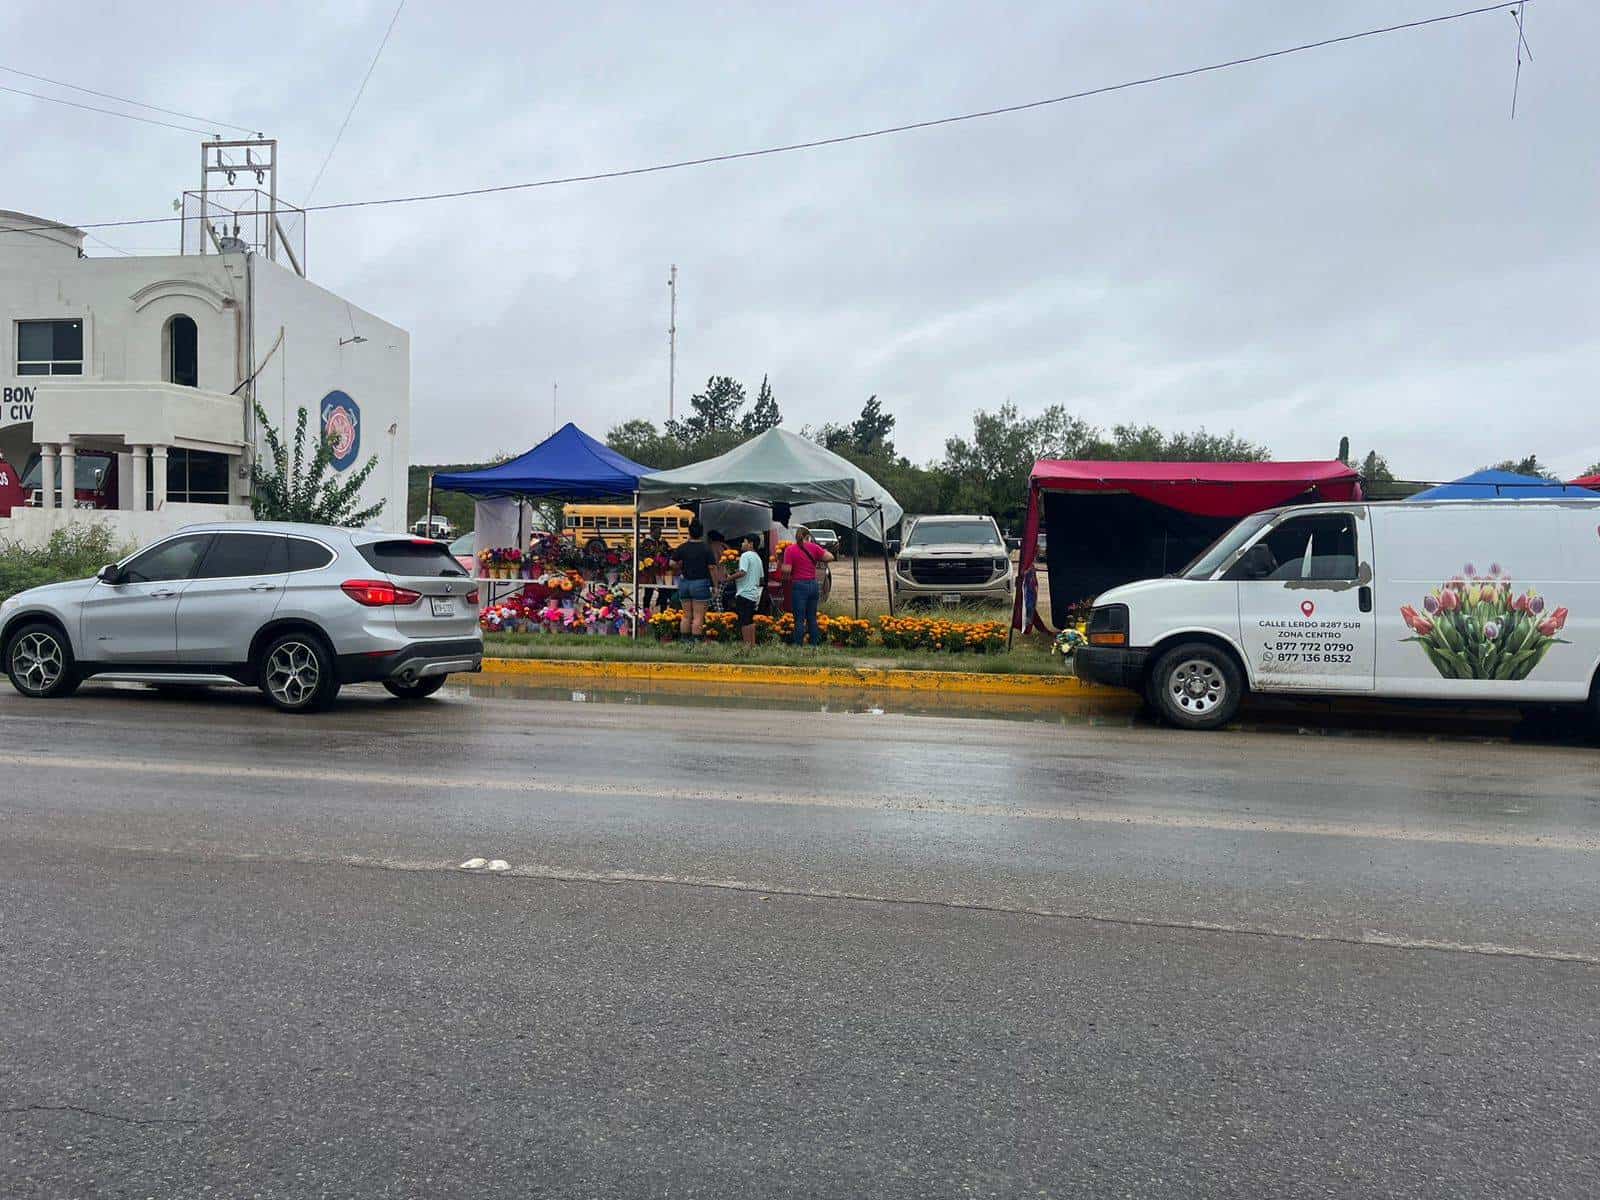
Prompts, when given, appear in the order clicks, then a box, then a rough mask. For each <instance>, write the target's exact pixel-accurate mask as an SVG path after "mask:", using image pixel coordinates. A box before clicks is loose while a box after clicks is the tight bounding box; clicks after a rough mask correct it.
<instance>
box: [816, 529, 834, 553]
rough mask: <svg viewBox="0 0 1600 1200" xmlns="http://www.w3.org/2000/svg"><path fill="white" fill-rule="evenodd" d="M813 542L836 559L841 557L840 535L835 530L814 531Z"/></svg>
mask: <svg viewBox="0 0 1600 1200" xmlns="http://www.w3.org/2000/svg"><path fill="white" fill-rule="evenodd" d="M811 540H812V541H814V542H816V543H817V545H819V546H821V547H822V548H823V549H824V550H826V551H827V552H828V553H829V554H831V555H833V556H834V557H835V558H837V557H839V534H838V533H837V532H836V531H835V530H832V529H828V528H819V529H813V530H812V531H811Z"/></svg>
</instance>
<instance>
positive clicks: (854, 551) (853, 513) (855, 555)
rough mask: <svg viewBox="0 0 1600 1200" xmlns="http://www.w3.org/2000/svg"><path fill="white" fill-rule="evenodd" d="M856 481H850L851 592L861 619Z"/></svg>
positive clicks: (859, 536)
mask: <svg viewBox="0 0 1600 1200" xmlns="http://www.w3.org/2000/svg"><path fill="white" fill-rule="evenodd" d="M858 512H859V509H858V508H857V505H856V481H855V480H854V479H852V480H851V481H850V578H851V583H850V592H851V601H852V603H853V604H854V605H855V614H856V619H857V620H859V619H860V618H861V518H860V517H859V516H858V515H857V514H858Z"/></svg>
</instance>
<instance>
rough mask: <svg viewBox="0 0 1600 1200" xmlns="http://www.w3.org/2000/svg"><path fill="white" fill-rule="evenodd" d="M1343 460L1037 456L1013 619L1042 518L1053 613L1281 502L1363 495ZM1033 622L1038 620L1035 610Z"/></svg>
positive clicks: (1188, 555)
mask: <svg viewBox="0 0 1600 1200" xmlns="http://www.w3.org/2000/svg"><path fill="white" fill-rule="evenodd" d="M1360 498H1361V484H1360V479H1359V476H1358V475H1357V473H1356V471H1355V468H1353V467H1350V466H1347V465H1345V464H1344V463H1342V462H1339V461H1338V460H1337V459H1335V460H1333V461H1331V462H1223V463H1193V462H1090V461H1061V460H1057V459H1041V460H1039V461H1038V462H1036V463H1034V464H1033V472H1032V475H1031V476H1030V478H1029V481H1028V517H1027V521H1026V523H1025V524H1024V526H1023V530H1022V555H1021V560H1020V566H1019V574H1020V575H1021V578H1022V580H1023V587H1022V588H1021V589H1019V590H1018V592H1017V599H1016V604H1015V608H1014V609H1013V614H1012V624H1013V627H1015V628H1018V629H1020V628H1022V620H1023V600H1024V593H1025V592H1030V591H1031V593H1032V594H1033V595H1034V596H1035V597H1036V596H1037V592H1038V575H1037V573H1036V571H1035V569H1034V566H1035V561H1036V559H1037V557H1038V548H1039V529H1040V525H1041V520H1042V522H1043V524H1044V525H1045V526H1046V527H1047V528H1048V531H1049V534H1050V603H1051V610H1052V612H1062V611H1064V610H1065V609H1066V608H1067V606H1068V605H1070V604H1073V603H1075V602H1076V601H1078V600H1081V599H1086V598H1088V597H1090V596H1093V595H1096V594H1098V593H1100V592H1103V591H1105V590H1107V589H1108V588H1112V587H1115V586H1117V585H1118V584H1122V583H1130V582H1132V581H1133V580H1135V579H1149V578H1154V577H1159V576H1161V575H1165V574H1168V573H1170V572H1172V571H1176V570H1177V569H1179V568H1180V567H1182V566H1184V565H1185V564H1186V563H1188V562H1190V561H1191V560H1192V559H1193V558H1194V557H1195V556H1196V555H1198V554H1199V553H1200V551H1201V550H1203V549H1205V547H1206V546H1208V545H1209V544H1210V543H1211V542H1213V541H1214V540H1216V538H1217V537H1219V536H1220V535H1221V534H1222V533H1223V531H1224V530H1226V529H1227V528H1228V527H1229V526H1230V525H1232V524H1233V523H1234V522H1235V521H1237V520H1238V519H1239V518H1240V517H1245V516H1249V515H1250V514H1251V513H1254V512H1260V511H1261V510H1262V509H1264V508H1275V507H1277V506H1278V505H1280V504H1293V503H1315V502H1316V501H1319V500H1359V499H1360ZM1033 625H1034V626H1035V627H1036V628H1039V629H1044V628H1045V625H1044V623H1043V622H1042V621H1040V620H1039V617H1038V614H1037V612H1035V613H1034V615H1033Z"/></svg>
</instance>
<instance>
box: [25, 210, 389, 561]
mask: <svg viewBox="0 0 1600 1200" xmlns="http://www.w3.org/2000/svg"><path fill="white" fill-rule="evenodd" d="M35 222H38V218H30V217H26V216H23V215H21V214H8V213H3V212H0V225H9V226H16V225H22V224H27V223H35ZM82 240H83V235H82V234H81V233H79V232H78V231H76V230H72V229H67V228H65V227H61V226H55V227H51V228H50V229H42V230H39V231H38V232H32V233H0V454H4V455H5V457H6V458H7V459H8V460H9V461H10V462H11V464H12V465H13V466H14V467H16V468H17V469H18V470H21V469H22V468H23V466H24V465H25V463H26V462H27V460H28V457H29V455H30V454H31V453H32V452H33V450H34V448H35V438H34V434H33V426H32V414H31V405H33V404H43V403H48V392H47V389H48V386H49V381H48V379H41V377H38V376H24V377H21V378H19V377H17V375H16V327H15V322H16V321H19V320H33V319H48V318H63V317H76V318H80V319H82V320H83V322H84V374H83V375H82V376H81V377H80V378H81V379H82V380H84V381H95V380H101V381H106V382H146V383H153V382H158V381H162V380H164V378H165V371H166V368H165V364H164V361H163V345H164V341H165V339H164V336H163V330H164V328H165V325H166V322H167V321H168V320H169V319H170V318H171V317H172V316H174V315H175V314H178V313H182V314H185V315H187V316H190V317H192V318H193V319H194V321H195V325H196V327H197V330H198V333H199V370H200V378H199V386H200V387H201V388H202V389H203V390H206V391H210V392H217V393H222V394H229V393H232V392H233V391H234V389H235V387H236V386H237V385H238V384H239V383H240V381H241V380H243V379H244V378H245V377H246V375H247V374H248V373H249V365H248V362H249V355H250V349H251V348H250V338H249V334H250V332H251V331H250V329H249V328H248V325H249V324H251V322H249V321H247V319H246V312H247V310H248V309H249V308H250V307H252V305H250V304H249V303H248V298H249V292H248V289H247V280H246V271H247V268H246V262H245V256H244V255H243V254H226V255H218V254H206V255H171V256H141V257H135V258H123V257H111V258H103V257H92V258H81V257H79V253H78V247H79V246H80V245H81V243H82ZM248 270H249V272H250V273H251V274H253V276H254V280H253V284H254V287H253V290H254V304H253V308H254V320H253V324H254V335H255V336H254V354H255V362H256V363H257V364H260V363H261V362H262V360H263V359H265V358H266V355H267V352H268V351H269V350H270V349H271V347H272V344H273V342H274V340H275V339H276V338H277V336H278V333H279V330H280V329H281V330H282V331H283V335H284V341H283V345H282V346H281V347H280V348H279V350H278V351H277V353H276V354H275V355H273V357H272V359H271V360H270V361H269V362H267V364H266V366H265V368H264V369H262V370H261V372H260V374H259V376H258V377H257V380H256V394H257V396H258V398H259V399H260V400H261V403H262V406H263V407H264V408H265V409H266V410H267V413H268V415H269V416H270V417H271V419H272V421H273V423H274V424H275V425H277V426H278V427H279V428H280V429H282V430H284V431H285V432H292V430H293V428H294V418H295V411H296V410H297V409H298V408H300V407H301V406H304V407H305V408H306V409H307V410H309V412H310V415H311V419H312V428H313V429H315V428H316V427H317V421H318V416H319V411H320V406H321V402H322V399H323V397H324V396H326V395H327V394H328V393H329V392H331V391H334V390H338V391H342V392H345V393H346V394H348V395H349V396H350V397H351V399H353V400H354V401H355V402H356V405H357V406H358V408H359V411H360V434H361V444H360V450H359V452H358V454H357V456H356V461H355V462H354V463H353V464H352V465H351V466H350V467H349V468H348V469H349V470H357V469H359V467H360V466H361V464H363V463H365V462H366V461H367V459H368V458H369V457H370V456H372V455H373V454H376V455H378V458H379V463H378V466H377V468H376V469H375V470H374V471H373V473H372V475H371V476H370V477H369V478H368V480H367V483H366V485H365V487H364V488H363V490H362V501H363V504H362V506H363V507H365V506H367V505H371V504H376V503H378V502H380V501H382V502H383V504H384V510H383V512H382V514H381V515H380V516H379V517H378V523H379V524H380V525H381V526H383V527H384V528H389V529H396V530H398V529H402V528H403V527H404V526H405V515H406V514H405V509H406V476H407V468H408V466H409V464H410V459H411V455H410V437H411V429H410V424H411V422H410V413H411V339H410V336H409V335H408V334H407V333H406V331H405V330H403V329H400V328H398V327H396V326H394V325H391V324H389V323H388V322H386V321H383V320H380V319H379V318H378V317H375V316H373V315H372V314H371V313H369V312H366V311H365V310H363V309H361V308H358V307H356V306H355V305H352V304H349V303H347V302H346V301H345V300H343V299H341V298H340V297H338V296H336V295H334V294H333V293H332V292H329V291H327V290H326V289H324V288H321V287H318V286H317V285H316V284H314V283H311V282H309V281H307V280H304V279H301V278H300V277H299V276H298V275H296V274H295V273H294V272H293V271H291V270H289V269H288V268H287V267H282V266H278V265H277V264H275V263H271V262H268V261H267V260H266V259H264V258H262V257H261V256H259V255H257V256H255V257H254V258H253V259H252V260H251V261H250V264H249V267H248ZM357 335H359V336H361V337H363V338H365V340H364V341H362V342H360V343H354V342H349V343H348V344H346V345H343V346H341V345H340V344H339V343H340V342H341V341H345V340H347V339H350V338H351V337H353V336H357ZM60 378H61V379H62V380H69V379H70V378H71V377H60ZM41 383H42V384H43V385H44V389H45V390H44V391H43V392H42V391H41ZM7 390H9V391H10V393H11V394H12V396H13V400H12V401H11V402H9V403H8V402H6V400H5V395H6V392H7ZM24 396H25V397H26V399H24V398H23V397H24ZM246 415H247V414H246V413H241V423H242V422H243V420H244V419H245V418H246ZM391 425H393V426H394V427H395V432H394V433H393V434H392V435H391V434H390V433H389V432H388V430H389V427H390V426H391ZM107 432H113V431H109V430H108V431H107ZM118 432H120V431H118ZM243 436H244V431H243V430H242V429H241V432H240V437H241V439H242V438H243ZM257 445H258V448H259V447H261V446H263V445H264V443H262V442H261V440H260V439H259V437H258V439H257ZM240 487H241V491H244V490H246V489H247V488H248V484H247V483H241V484H240Z"/></svg>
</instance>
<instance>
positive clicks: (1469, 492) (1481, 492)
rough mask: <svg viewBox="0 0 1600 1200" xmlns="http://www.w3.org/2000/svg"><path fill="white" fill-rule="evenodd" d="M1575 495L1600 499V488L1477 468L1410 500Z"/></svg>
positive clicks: (1500, 498)
mask: <svg viewBox="0 0 1600 1200" xmlns="http://www.w3.org/2000/svg"><path fill="white" fill-rule="evenodd" d="M1561 496H1572V497H1575V498H1577V499H1580V500H1596V499H1600V492H1592V491H1590V490H1589V489H1588V488H1581V487H1573V486H1572V485H1571V484H1570V483H1562V482H1561V481H1560V480H1558V479H1541V478H1540V477H1539V476H1537V475H1518V474H1515V473H1514V472H1511V471H1474V472H1473V473H1472V474H1471V475H1464V476H1462V477H1461V478H1460V479H1458V480H1456V481H1455V482H1454V483H1441V484H1439V485H1438V486H1437V487H1431V488H1429V489H1428V490H1427V491H1425V492H1418V493H1417V494H1416V495H1414V496H1408V497H1406V499H1408V500H1552V499H1557V498H1559V497H1561Z"/></svg>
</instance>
